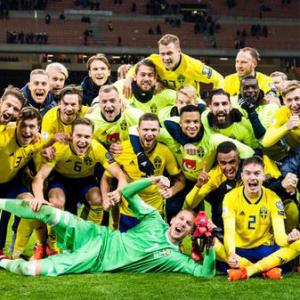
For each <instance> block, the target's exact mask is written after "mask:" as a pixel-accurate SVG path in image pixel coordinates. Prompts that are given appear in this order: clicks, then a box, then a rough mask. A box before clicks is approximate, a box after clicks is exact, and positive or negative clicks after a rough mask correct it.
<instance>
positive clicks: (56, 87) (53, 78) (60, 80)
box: [47, 68, 66, 95]
mask: <svg viewBox="0 0 300 300" xmlns="http://www.w3.org/2000/svg"><path fill="white" fill-rule="evenodd" d="M47 73H48V76H49V86H50V91H51V92H52V94H54V95H58V94H59V93H60V91H61V90H62V89H63V87H64V85H65V80H66V78H65V75H64V74H63V73H61V72H59V71H58V70H57V69H55V68H50V69H49V70H48V71H47Z"/></svg>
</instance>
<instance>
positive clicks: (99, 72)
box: [89, 59, 110, 86]
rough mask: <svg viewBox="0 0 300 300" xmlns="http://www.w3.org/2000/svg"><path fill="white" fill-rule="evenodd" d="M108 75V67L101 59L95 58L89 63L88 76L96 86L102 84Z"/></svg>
mask: <svg viewBox="0 0 300 300" xmlns="http://www.w3.org/2000/svg"><path fill="white" fill-rule="evenodd" d="M109 76H110V69H109V68H108V66H107V65H106V64H105V63H104V62H103V61H101V60H99V59H96V60H94V61H93V62H92V63H91V65H90V69H89V77H90V78H91V79H92V81H93V82H94V84H96V85H97V86H102V85H104V84H105V83H106V81H107V79H108V77H109Z"/></svg>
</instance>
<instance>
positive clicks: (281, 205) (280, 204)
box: [276, 201, 284, 210]
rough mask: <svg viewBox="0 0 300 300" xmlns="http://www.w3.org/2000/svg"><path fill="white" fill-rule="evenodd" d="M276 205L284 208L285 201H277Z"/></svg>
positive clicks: (281, 208)
mask: <svg viewBox="0 0 300 300" xmlns="http://www.w3.org/2000/svg"><path fill="white" fill-rule="evenodd" d="M276 207H277V208H278V209H280V210H284V206H283V203H282V201H277V202H276Z"/></svg>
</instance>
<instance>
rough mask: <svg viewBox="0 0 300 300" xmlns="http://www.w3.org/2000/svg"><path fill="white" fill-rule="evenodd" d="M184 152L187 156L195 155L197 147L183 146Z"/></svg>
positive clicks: (191, 145)
mask: <svg viewBox="0 0 300 300" xmlns="http://www.w3.org/2000/svg"><path fill="white" fill-rule="evenodd" d="M184 151H185V153H186V154H189V155H196V154H197V147H196V146H194V145H193V144H185V145H184Z"/></svg>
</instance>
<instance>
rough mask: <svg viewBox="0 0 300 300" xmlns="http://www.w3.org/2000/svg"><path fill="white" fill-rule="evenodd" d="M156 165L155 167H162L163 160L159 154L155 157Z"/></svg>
mask: <svg viewBox="0 0 300 300" xmlns="http://www.w3.org/2000/svg"><path fill="white" fill-rule="evenodd" d="M153 162H154V167H155V169H159V168H160V167H161V163H162V161H161V158H160V157H159V156H156V157H155V158H154V161H153Z"/></svg>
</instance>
